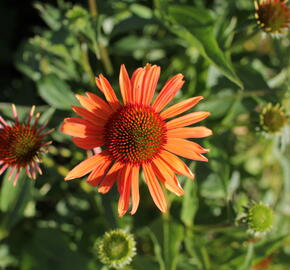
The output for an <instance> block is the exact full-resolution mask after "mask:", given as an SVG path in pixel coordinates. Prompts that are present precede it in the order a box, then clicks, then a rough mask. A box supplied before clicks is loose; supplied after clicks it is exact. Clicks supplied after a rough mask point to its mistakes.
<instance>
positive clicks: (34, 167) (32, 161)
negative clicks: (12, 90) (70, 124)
mask: <svg viewBox="0 0 290 270" xmlns="http://www.w3.org/2000/svg"><path fill="white" fill-rule="evenodd" d="M12 111H13V115H14V123H13V124H11V125H9V124H8V123H7V122H6V121H5V120H4V119H3V118H2V117H1V116H0V167H1V166H2V167H1V169H0V175H1V174H2V173H3V172H4V171H5V170H6V169H7V168H11V171H10V174H9V179H11V177H12V175H13V177H14V182H13V184H14V185H16V183H17V180H18V177H19V173H20V170H21V169H24V170H25V171H26V173H27V175H28V177H30V178H32V179H35V178H36V172H37V171H38V172H39V174H42V171H41V168H40V167H39V164H38V163H39V162H40V156H39V154H40V153H41V152H46V149H45V146H47V145H49V144H50V143H51V142H45V141H44V138H45V137H46V135H48V134H49V133H51V132H52V130H49V131H48V132H45V133H43V131H44V129H45V128H46V124H44V125H42V126H41V127H40V128H38V127H37V124H38V120H39V117H40V114H39V113H37V114H36V115H35V117H33V114H34V111H35V106H32V108H31V110H30V114H29V116H28V119H27V122H26V123H25V122H23V123H20V122H19V120H18V116H17V111H16V107H15V105H14V104H13V105H12Z"/></svg>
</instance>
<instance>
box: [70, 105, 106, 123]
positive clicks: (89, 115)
mask: <svg viewBox="0 0 290 270" xmlns="http://www.w3.org/2000/svg"><path fill="white" fill-rule="evenodd" d="M72 109H73V111H74V112H75V113H77V114H78V115H79V116H81V117H82V118H84V119H86V120H88V121H90V122H91V123H92V124H93V125H96V126H98V127H103V126H104V125H105V123H106V122H105V121H104V119H102V118H100V117H98V116H97V115H96V114H95V113H92V112H90V111H88V110H87V109H84V108H81V107H77V106H72Z"/></svg>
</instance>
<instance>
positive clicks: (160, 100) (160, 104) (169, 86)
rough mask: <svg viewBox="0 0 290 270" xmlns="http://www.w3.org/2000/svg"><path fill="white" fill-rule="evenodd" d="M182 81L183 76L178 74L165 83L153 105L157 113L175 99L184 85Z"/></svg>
mask: <svg viewBox="0 0 290 270" xmlns="http://www.w3.org/2000/svg"><path fill="white" fill-rule="evenodd" d="M182 79H183V75H182V74H177V75H175V76H174V77H172V78H171V79H169V80H168V81H167V82H166V83H165V85H164V87H163V88H162V89H161V92H160V93H159V95H158V96H157V98H156V99H155V101H154V103H153V105H152V107H153V108H154V109H155V111H156V112H160V111H161V110H162V109H163V108H164V107H165V106H166V105H167V104H168V103H169V102H170V101H171V100H172V99H173V97H174V96H175V95H176V93H177V91H178V90H180V88H181V87H182V85H183V84H184V81H183V80H182Z"/></svg>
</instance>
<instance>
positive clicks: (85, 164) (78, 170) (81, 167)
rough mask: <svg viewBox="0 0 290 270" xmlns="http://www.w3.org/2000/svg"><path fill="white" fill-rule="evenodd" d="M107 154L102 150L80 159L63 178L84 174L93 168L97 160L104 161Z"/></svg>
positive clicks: (68, 178)
mask: <svg viewBox="0 0 290 270" xmlns="http://www.w3.org/2000/svg"><path fill="white" fill-rule="evenodd" d="M107 156H108V153H107V152H106V151H104V152H101V153H100V154H97V155H94V156H92V157H90V158H88V159H86V160H84V161H82V162H81V163H80V164H78V165H77V166H76V167H74V168H73V169H72V170H71V171H70V172H69V173H68V174H67V176H66V177H65V179H64V180H71V179H74V178H79V177H82V176H84V175H86V174H87V173H89V172H91V171H92V170H93V169H95V168H96V166H97V164H98V163H99V162H104V160H107Z"/></svg>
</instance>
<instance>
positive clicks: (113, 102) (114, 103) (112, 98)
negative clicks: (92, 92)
mask: <svg viewBox="0 0 290 270" xmlns="http://www.w3.org/2000/svg"><path fill="white" fill-rule="evenodd" d="M96 80H97V78H96ZM99 82H100V85H101V88H100V90H101V91H102V92H103V93H104V95H105V97H106V99H107V101H108V102H109V104H110V106H111V107H112V109H113V110H118V109H119V108H120V107H121V104H120V102H119V100H118V98H117V96H116V94H115V91H114V89H113V88H112V86H111V84H110V83H109V82H108V80H107V79H106V78H105V77H104V76H103V75H102V74H100V75H99Z"/></svg>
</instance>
